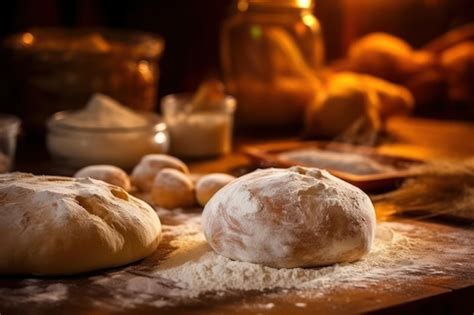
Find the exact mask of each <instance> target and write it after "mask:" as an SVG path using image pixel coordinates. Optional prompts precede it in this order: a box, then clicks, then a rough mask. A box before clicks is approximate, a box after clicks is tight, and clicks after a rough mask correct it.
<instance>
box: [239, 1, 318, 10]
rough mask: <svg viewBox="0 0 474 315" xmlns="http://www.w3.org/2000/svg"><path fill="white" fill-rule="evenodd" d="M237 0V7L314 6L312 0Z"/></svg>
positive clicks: (302, 7) (300, 7) (307, 7)
mask: <svg viewBox="0 0 474 315" xmlns="http://www.w3.org/2000/svg"><path fill="white" fill-rule="evenodd" d="M237 2H238V7H248V6H249V5H261V6H268V7H273V8H298V9H311V8H313V6H314V1H313V0H238V1H237Z"/></svg>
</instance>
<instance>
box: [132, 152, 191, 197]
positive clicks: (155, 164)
mask: <svg viewBox="0 0 474 315" xmlns="http://www.w3.org/2000/svg"><path fill="white" fill-rule="evenodd" d="M164 168H174V169H177V170H178V171H181V172H183V173H185V174H189V169H188V167H187V166H186V164H184V163H183V162H182V161H181V160H179V159H177V158H175V157H172V156H170V155H166V154H148V155H145V156H144V157H143V158H142V159H141V161H140V163H138V165H137V166H135V168H134V169H133V172H132V175H131V180H132V184H133V185H134V186H135V187H137V188H138V189H139V190H140V191H143V192H149V191H150V190H151V186H152V185H153V180H154V178H155V176H156V174H158V172H159V171H161V170H162V169H164Z"/></svg>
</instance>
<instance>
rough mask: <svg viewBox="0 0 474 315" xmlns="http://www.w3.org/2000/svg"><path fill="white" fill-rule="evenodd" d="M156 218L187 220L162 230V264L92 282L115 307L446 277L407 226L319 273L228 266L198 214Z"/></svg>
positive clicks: (390, 229) (395, 226)
mask: <svg viewBox="0 0 474 315" xmlns="http://www.w3.org/2000/svg"><path fill="white" fill-rule="evenodd" d="M175 211H176V210H175ZM159 213H160V218H162V221H164V222H166V221H167V220H169V219H171V218H173V219H176V218H177V217H179V218H180V220H185V223H184V224H182V225H173V226H170V225H166V223H165V224H164V225H163V235H164V239H169V240H170V241H169V245H170V246H171V247H172V248H174V250H173V251H172V252H171V253H169V254H168V255H167V256H166V259H164V260H160V261H159V262H158V261H156V260H157V258H154V257H151V258H148V259H146V260H145V261H144V262H143V263H142V264H141V265H142V267H140V268H138V269H139V271H137V270H134V268H130V269H128V273H127V274H126V275H124V274H121V275H119V274H118V275H117V277H116V278H110V277H98V279H96V280H95V281H94V283H95V284H97V285H100V286H103V287H104V288H106V289H107V290H108V291H110V292H115V296H114V301H115V303H118V305H116V306H117V307H118V308H120V307H133V305H140V304H141V303H146V304H153V305H163V306H173V305H178V304H182V303H185V304H187V303H198V302H199V298H202V297H209V296H210V297H212V298H217V299H218V298H220V297H225V296H228V295H232V294H236V292H242V291H261V292H262V293H264V292H273V291H275V290H277V291H280V292H281V291H289V290H293V291H294V292H299V293H298V294H299V295H300V296H301V297H302V298H304V297H305V294H311V295H312V296H315V295H321V296H323V295H324V293H325V292H328V291H329V290H333V289H336V288H363V289H370V287H371V286H373V285H378V284H383V283H385V282H387V281H395V282H397V283H398V282H400V283H405V282H407V281H413V280H415V279H417V278H418V277H421V276H423V275H426V274H430V273H443V272H444V271H442V270H437V269H436V268H439V267H437V258H436V255H427V254H426V251H428V252H429V251H430V250H431V249H430V246H433V244H430V243H429V242H428V243H424V241H423V240H422V239H421V238H416V239H414V238H412V237H409V236H407V235H408V234H409V233H406V232H410V233H412V234H413V232H414V230H412V229H413V228H412V227H411V226H410V225H408V224H403V223H394V222H382V223H379V224H378V226H377V233H376V238H375V243H374V245H373V248H372V251H371V253H370V254H369V255H368V256H367V257H366V258H365V259H363V260H361V261H358V262H355V263H346V264H339V265H332V266H327V267H322V268H305V269H302V268H294V269H275V268H270V267H264V266H261V265H256V264H252V263H246V262H239V261H232V260H230V259H228V258H225V257H222V256H219V255H217V254H216V253H214V252H213V251H212V250H211V249H210V247H209V246H208V245H207V243H206V241H205V238H204V235H203V234H202V232H201V219H200V215H199V214H197V213H194V214H186V213H185V212H181V211H178V212H174V214H173V215H170V214H169V213H170V212H169V211H166V210H161V211H160V212H159ZM166 216H169V218H166ZM416 229H417V230H416V234H419V235H420V236H422V235H423V236H426V235H428V234H430V233H432V232H430V230H429V229H427V228H420V227H416ZM423 252H425V253H424V254H423ZM308 292H309V293H308ZM138 293H140V294H138ZM157 297H159V298H157ZM137 298H138V301H137ZM297 304H298V305H296V304H295V306H296V307H305V306H306V304H305V303H303V302H299V303H297ZM266 305H267V304H266ZM268 307H270V306H268ZM262 308H263V304H262Z"/></svg>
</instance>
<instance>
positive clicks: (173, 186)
mask: <svg viewBox="0 0 474 315" xmlns="http://www.w3.org/2000/svg"><path fill="white" fill-rule="evenodd" d="M151 199H152V200H153V203H154V204H155V205H157V206H159V207H163V208H167V209H174V208H179V207H190V206H194V205H195V204H196V200H195V197H194V183H193V182H192V180H191V179H190V178H189V177H188V176H187V175H186V174H183V173H182V172H180V171H178V170H176V169H172V168H165V169H163V170H161V171H160V172H159V173H158V174H156V177H155V180H154V181H153V186H152V188H151Z"/></svg>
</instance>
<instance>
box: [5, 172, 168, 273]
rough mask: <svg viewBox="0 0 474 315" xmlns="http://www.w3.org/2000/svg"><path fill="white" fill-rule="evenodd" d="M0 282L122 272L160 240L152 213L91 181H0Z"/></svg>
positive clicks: (23, 177)
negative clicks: (12, 277)
mask: <svg viewBox="0 0 474 315" xmlns="http://www.w3.org/2000/svg"><path fill="white" fill-rule="evenodd" d="M0 199H1V200H2V201H1V202H0V240H1V243H2V245H1V246H0V274H35V275H65V274H75V273H80V272H88V271H92V270H97V269H102V268H109V267H116V266H121V265H126V264H129V263H131V262H133V261H137V260H139V259H142V258H144V257H146V256H148V255H150V254H151V253H153V252H154V251H155V250H156V248H157V247H158V244H159V242H160V240H161V223H160V219H159V218H158V215H157V214H156V212H155V210H154V209H153V208H152V207H150V206H149V205H148V204H147V203H145V202H144V201H142V200H140V199H137V198H135V197H133V196H131V195H129V194H128V193H127V192H126V191H125V190H123V189H122V188H120V187H117V186H113V185H110V184H107V183H105V182H103V181H100V180H95V179H92V178H71V177H56V176H33V175H31V174H22V173H9V174H4V175H0Z"/></svg>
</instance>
